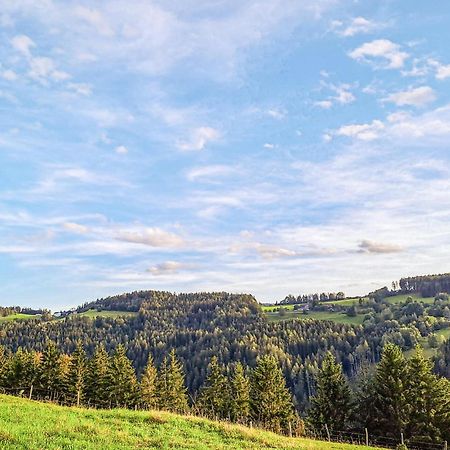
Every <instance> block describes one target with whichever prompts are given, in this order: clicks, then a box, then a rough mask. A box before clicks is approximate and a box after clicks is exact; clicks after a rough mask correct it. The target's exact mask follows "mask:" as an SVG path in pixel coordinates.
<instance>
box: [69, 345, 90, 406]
mask: <svg viewBox="0 0 450 450" xmlns="http://www.w3.org/2000/svg"><path fill="white" fill-rule="evenodd" d="M86 374H87V360H86V353H85V351H84V349H83V346H82V345H81V342H80V341H78V343H77V346H76V349H75V351H74V352H73V353H72V355H71V358H70V362H69V373H68V374H67V378H66V383H67V391H68V393H69V395H70V396H71V397H72V398H74V399H75V403H76V405H77V406H80V404H81V402H82V400H83V399H84V397H85V392H86Z"/></svg>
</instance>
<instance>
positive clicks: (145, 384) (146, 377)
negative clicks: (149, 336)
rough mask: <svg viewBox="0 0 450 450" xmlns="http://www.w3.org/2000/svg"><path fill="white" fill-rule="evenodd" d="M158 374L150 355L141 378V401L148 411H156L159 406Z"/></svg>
mask: <svg viewBox="0 0 450 450" xmlns="http://www.w3.org/2000/svg"><path fill="white" fill-rule="evenodd" d="M157 376H158V372H157V370H156V367H155V364H154V362H153V358H152V356H151V355H150V356H149V358H148V361H147V365H146V366H145V369H144V372H143V374H142V378H141V384H140V387H141V401H142V405H143V406H144V408H146V409H155V408H156V407H157V405H158V397H157V386H156V381H157Z"/></svg>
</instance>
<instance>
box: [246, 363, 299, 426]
mask: <svg viewBox="0 0 450 450" xmlns="http://www.w3.org/2000/svg"><path fill="white" fill-rule="evenodd" d="M250 392H251V396H250V398H251V414H252V418H253V419H254V420H255V421H257V422H258V423H259V424H260V425H262V426H263V427H264V428H267V429H270V430H273V431H281V430H283V429H287V427H288V424H289V421H290V420H293V419H294V405H293V403H292V398H291V394H290V392H289V390H288V389H287V387H286V381H285V379H284V376H283V373H282V372H281V369H280V367H279V366H278V363H277V360H276V359H275V357H273V356H263V357H261V358H259V360H258V363H257V366H256V367H255V369H254V370H253V371H252V376H251V391H250Z"/></svg>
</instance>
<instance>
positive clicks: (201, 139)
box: [177, 127, 220, 151]
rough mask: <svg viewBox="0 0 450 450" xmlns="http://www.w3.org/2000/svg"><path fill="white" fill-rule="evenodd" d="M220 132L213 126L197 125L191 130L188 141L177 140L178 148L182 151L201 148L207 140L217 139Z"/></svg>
mask: <svg viewBox="0 0 450 450" xmlns="http://www.w3.org/2000/svg"><path fill="white" fill-rule="evenodd" d="M219 137H220V133H219V131H218V130H216V129H215V128H211V127H199V128H196V129H194V130H193V131H192V132H191V136H190V139H189V141H184V142H179V143H178V145H177V146H178V148H179V149H180V150H183V151H192V150H196V151H198V150H203V149H204V148H205V147H206V145H207V144H208V143H209V142H213V141H216V140H217V139H219Z"/></svg>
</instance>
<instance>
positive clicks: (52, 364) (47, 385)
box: [39, 341, 64, 400]
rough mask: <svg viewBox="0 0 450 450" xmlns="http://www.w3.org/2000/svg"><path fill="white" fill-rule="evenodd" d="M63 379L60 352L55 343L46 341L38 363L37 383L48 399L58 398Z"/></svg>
mask: <svg viewBox="0 0 450 450" xmlns="http://www.w3.org/2000/svg"><path fill="white" fill-rule="evenodd" d="M63 381H64V377H63V366H62V358H61V354H60V353H59V351H58V349H57V348H56V344H55V343H54V342H52V341H48V343H47V345H46V347H45V349H44V351H43V352H42V357H41V363H40V365H39V384H40V388H41V389H42V391H43V395H45V396H48V397H49V398H50V400H53V399H56V398H58V397H59V396H60V395H61V393H62V391H63Z"/></svg>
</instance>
